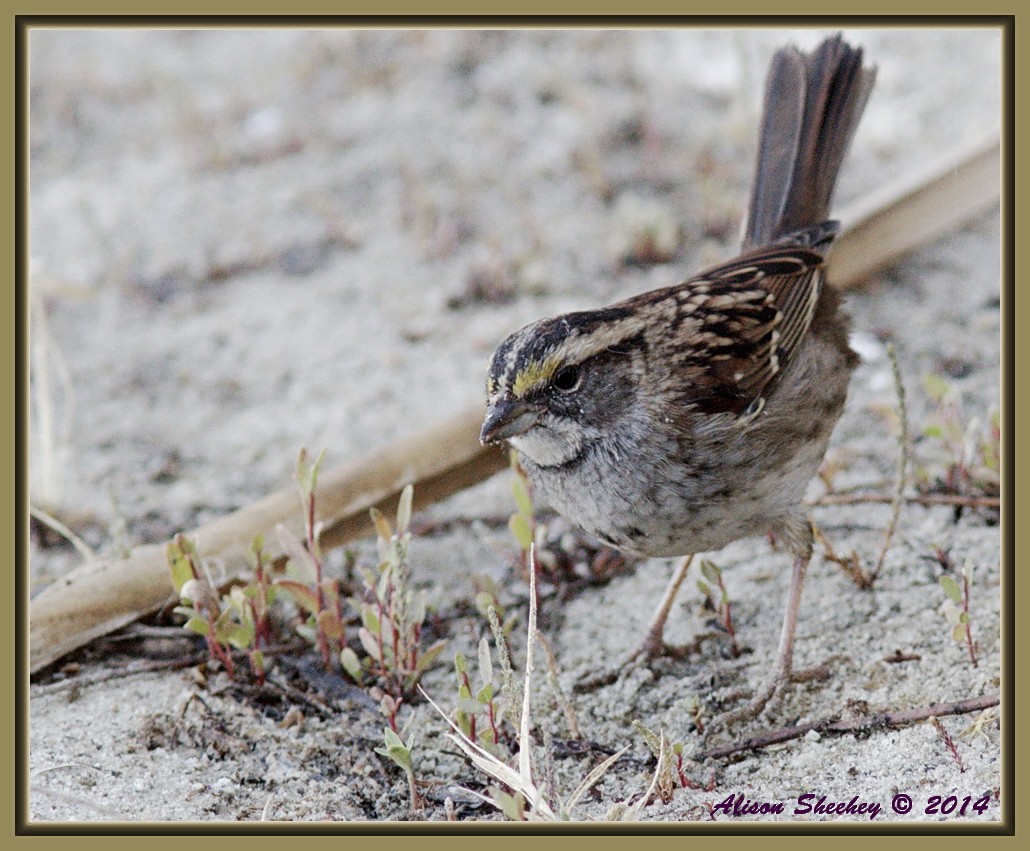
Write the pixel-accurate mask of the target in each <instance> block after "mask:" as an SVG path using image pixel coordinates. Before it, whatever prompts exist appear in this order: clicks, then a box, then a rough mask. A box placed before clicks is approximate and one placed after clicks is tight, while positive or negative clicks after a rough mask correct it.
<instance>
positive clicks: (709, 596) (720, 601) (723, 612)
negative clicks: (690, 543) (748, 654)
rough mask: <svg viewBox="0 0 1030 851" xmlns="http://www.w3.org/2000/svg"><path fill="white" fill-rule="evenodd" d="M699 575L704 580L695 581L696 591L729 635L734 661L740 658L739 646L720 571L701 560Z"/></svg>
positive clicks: (728, 597) (711, 563) (711, 564)
mask: <svg viewBox="0 0 1030 851" xmlns="http://www.w3.org/2000/svg"><path fill="white" fill-rule="evenodd" d="M701 573H702V575H703V576H704V579H699V580H697V587H698V590H700V592H701V593H702V594H703V595H704V597H705V604H706V606H707V607H708V608H710V609H711V610H712V611H713V612H715V613H716V615H717V616H718V618H719V623H720V624H722V627H723V629H725V630H726V634H727V635H729V637H730V652H731V653H732V654H733V658H734V659H736V658H737V657H738V656H740V646H739V645H738V644H737V633H736V630H735V629H734V628H733V609H732V606H731V604H730V595H729V592H728V591H727V590H726V583H725V582H723V579H722V571H721V570H720V569H719V567H718V565H716V564H715V562H713V561H709V560H708V559H702V560H701ZM705 580H708V581H707V582H706V581H705ZM709 583H711V584H709ZM716 590H718V595H716V593H715V592H716Z"/></svg>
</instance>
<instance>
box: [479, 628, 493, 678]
mask: <svg viewBox="0 0 1030 851" xmlns="http://www.w3.org/2000/svg"><path fill="white" fill-rule="evenodd" d="M478 649H479V681H480V682H481V683H483V684H491V683H493V681H494V666H493V663H492V662H491V661H490V643H489V642H488V641H487V640H486V636H485V635H484V636H483V637H482V638H480V639H479V648H478Z"/></svg>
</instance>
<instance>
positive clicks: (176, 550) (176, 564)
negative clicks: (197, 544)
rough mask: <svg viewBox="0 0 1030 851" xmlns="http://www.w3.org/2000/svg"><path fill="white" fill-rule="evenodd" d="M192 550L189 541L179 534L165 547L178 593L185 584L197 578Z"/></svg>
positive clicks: (169, 567)
mask: <svg viewBox="0 0 1030 851" xmlns="http://www.w3.org/2000/svg"><path fill="white" fill-rule="evenodd" d="M191 550H192V547H191V546H190V544H189V541H188V540H187V539H186V538H185V537H183V536H182V535H177V536H176V537H175V540H172V541H169V542H168V546H167V547H166V548H165V554H166V557H167V559H168V569H169V571H170V572H171V574H172V586H173V587H174V588H175V593H176V594H178V593H179V592H180V591H181V590H182V586H183V585H185V584H186V583H187V582H189V581H190V580H191V579H196V578H197V574H196V571H195V570H194V565H193V560H192V559H191V558H190V557H189V554H190V551H191Z"/></svg>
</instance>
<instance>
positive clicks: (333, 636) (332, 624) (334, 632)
mask: <svg viewBox="0 0 1030 851" xmlns="http://www.w3.org/2000/svg"><path fill="white" fill-rule="evenodd" d="M317 621H318V628H319V629H320V630H321V631H322V634H323V635H324V636H325V637H326V638H328V639H329V640H330V641H339V640H340V639H341V638H343V622H342V621H341V620H340V616H339V615H337V614H336V612H334V611H332V609H323V610H322V611H321V612H319V613H318V617H317Z"/></svg>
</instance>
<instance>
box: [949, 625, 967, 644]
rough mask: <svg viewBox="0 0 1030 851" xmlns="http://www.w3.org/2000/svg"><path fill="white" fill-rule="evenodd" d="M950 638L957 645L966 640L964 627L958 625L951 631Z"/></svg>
mask: <svg viewBox="0 0 1030 851" xmlns="http://www.w3.org/2000/svg"><path fill="white" fill-rule="evenodd" d="M951 637H952V638H954V639H955V641H957V642H958V643H959V644H961V643H962V642H963V641H965V640H966V625H965V624H961V623H960V624H958V625H957V626H956V627H955V628H954V629H953V630H952V631H951Z"/></svg>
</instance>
